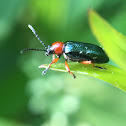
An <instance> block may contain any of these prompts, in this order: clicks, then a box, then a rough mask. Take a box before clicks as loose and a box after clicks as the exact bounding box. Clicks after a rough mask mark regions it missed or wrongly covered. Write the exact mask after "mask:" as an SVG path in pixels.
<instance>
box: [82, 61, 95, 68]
mask: <svg viewBox="0 0 126 126" xmlns="http://www.w3.org/2000/svg"><path fill="white" fill-rule="evenodd" d="M80 63H82V64H86V65H88V64H92V66H93V67H94V64H93V63H92V61H82V62H80Z"/></svg>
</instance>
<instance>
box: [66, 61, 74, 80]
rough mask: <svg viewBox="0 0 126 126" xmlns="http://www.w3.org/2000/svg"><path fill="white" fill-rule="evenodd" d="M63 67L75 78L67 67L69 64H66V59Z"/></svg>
mask: <svg viewBox="0 0 126 126" xmlns="http://www.w3.org/2000/svg"><path fill="white" fill-rule="evenodd" d="M65 68H66V70H67V71H68V72H69V73H70V74H71V75H73V77H74V78H76V76H75V75H74V74H73V73H72V72H70V68H69V66H68V64H67V61H65Z"/></svg>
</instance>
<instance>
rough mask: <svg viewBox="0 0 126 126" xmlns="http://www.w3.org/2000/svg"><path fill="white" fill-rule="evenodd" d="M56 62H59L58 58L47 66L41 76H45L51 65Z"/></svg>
mask: <svg viewBox="0 0 126 126" xmlns="http://www.w3.org/2000/svg"><path fill="white" fill-rule="evenodd" d="M58 60H59V58H56V59H54V60H53V61H52V62H51V63H50V64H49V66H48V67H47V68H46V69H45V70H44V71H43V72H42V75H43V74H46V71H47V70H48V69H49V68H50V67H51V64H53V63H56V62H57V61H58Z"/></svg>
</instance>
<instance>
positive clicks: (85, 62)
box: [80, 61, 106, 69]
mask: <svg viewBox="0 0 126 126" xmlns="http://www.w3.org/2000/svg"><path fill="white" fill-rule="evenodd" d="M80 63H82V64H86V65H88V64H92V66H93V67H96V68H99V69H106V68H102V67H99V66H94V63H93V62H92V61H82V62H80Z"/></svg>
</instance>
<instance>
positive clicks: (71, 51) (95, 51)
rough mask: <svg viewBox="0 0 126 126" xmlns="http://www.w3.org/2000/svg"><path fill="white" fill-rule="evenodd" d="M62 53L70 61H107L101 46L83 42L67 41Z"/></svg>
mask: <svg viewBox="0 0 126 126" xmlns="http://www.w3.org/2000/svg"><path fill="white" fill-rule="evenodd" d="M64 53H65V55H66V56H67V57H68V58H69V59H70V60H72V61H79V62H80V61H84V60H89V61H92V62H93V63H107V62H108V61H109V58H108V56H107V55H106V54H105V52H104V50H103V49H102V48H101V47H99V46H97V45H94V44H89V43H84V42H76V41H67V42H66V43H65V48H64Z"/></svg>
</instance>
